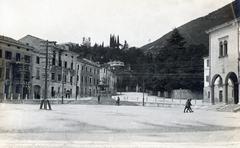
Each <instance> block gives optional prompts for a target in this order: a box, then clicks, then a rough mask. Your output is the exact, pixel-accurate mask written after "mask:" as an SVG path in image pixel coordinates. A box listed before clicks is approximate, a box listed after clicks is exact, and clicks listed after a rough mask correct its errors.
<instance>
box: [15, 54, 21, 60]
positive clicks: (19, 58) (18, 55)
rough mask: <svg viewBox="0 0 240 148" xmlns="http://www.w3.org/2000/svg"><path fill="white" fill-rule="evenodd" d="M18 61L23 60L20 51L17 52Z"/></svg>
mask: <svg viewBox="0 0 240 148" xmlns="http://www.w3.org/2000/svg"><path fill="white" fill-rule="evenodd" d="M16 61H21V54H20V53H16Z"/></svg>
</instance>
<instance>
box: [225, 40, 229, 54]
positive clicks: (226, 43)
mask: <svg viewBox="0 0 240 148" xmlns="http://www.w3.org/2000/svg"><path fill="white" fill-rule="evenodd" d="M227 54H228V42H227V41H224V56H227Z"/></svg>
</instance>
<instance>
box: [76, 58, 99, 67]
mask: <svg viewBox="0 0 240 148" xmlns="http://www.w3.org/2000/svg"><path fill="white" fill-rule="evenodd" d="M77 60H79V61H80V62H82V63H85V64H89V65H92V66H95V67H98V68H100V65H99V64H97V63H95V62H93V61H91V60H88V59H85V58H80V57H78V59H77Z"/></svg>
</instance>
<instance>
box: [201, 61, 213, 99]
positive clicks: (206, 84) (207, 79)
mask: <svg viewBox="0 0 240 148" xmlns="http://www.w3.org/2000/svg"><path fill="white" fill-rule="evenodd" d="M203 61H204V88H203V100H204V102H209V101H210V98H211V89H210V77H209V76H210V61H209V57H204V58H203Z"/></svg>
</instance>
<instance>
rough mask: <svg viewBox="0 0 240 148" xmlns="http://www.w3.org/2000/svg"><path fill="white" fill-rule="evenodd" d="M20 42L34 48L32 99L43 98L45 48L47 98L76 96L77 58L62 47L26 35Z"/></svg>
mask: <svg viewBox="0 0 240 148" xmlns="http://www.w3.org/2000/svg"><path fill="white" fill-rule="evenodd" d="M20 41H21V42H23V43H25V44H28V45H31V46H32V47H34V50H33V53H34V54H33V56H32V59H33V61H34V62H33V66H32V67H33V69H32V71H33V80H32V81H33V83H32V88H33V93H32V97H33V98H34V99H40V98H43V95H44V91H45V86H44V84H45V83H44V80H45V65H46V48H47V46H48V78H47V79H48V87H47V90H48V98H62V97H63V98H73V97H74V96H76V94H75V93H76V87H73V86H75V84H76V81H75V77H76V63H77V56H78V55H76V54H75V53H73V52H71V51H69V50H68V48H67V47H66V46H64V45H58V44H56V42H48V44H47V41H46V40H43V39H40V38H37V37H34V36H31V35H27V36H25V37H23V38H22V39H20Z"/></svg>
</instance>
